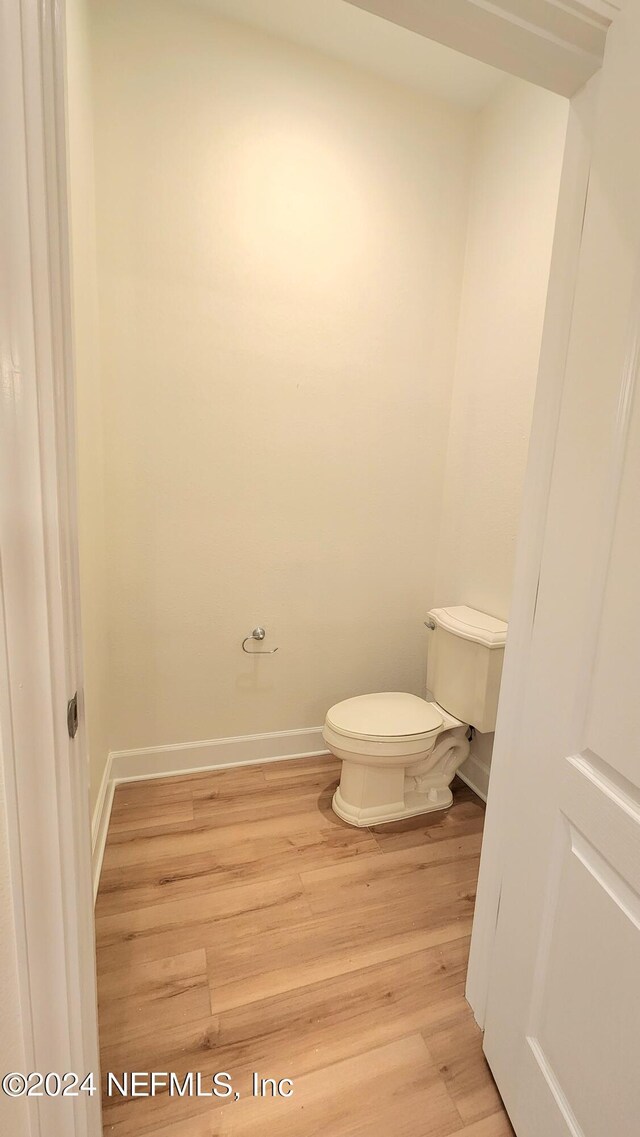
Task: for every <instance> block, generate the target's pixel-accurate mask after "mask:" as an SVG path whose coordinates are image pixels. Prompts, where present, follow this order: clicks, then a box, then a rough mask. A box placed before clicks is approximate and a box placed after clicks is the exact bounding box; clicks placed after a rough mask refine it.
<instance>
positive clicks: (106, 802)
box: [91, 755, 115, 904]
mask: <svg viewBox="0 0 640 1137" xmlns="http://www.w3.org/2000/svg"><path fill="white" fill-rule="evenodd" d="M111 766H112V762H111V755H109V756H108V758H107V761H106V762H105V764H104V770H103V773H102V781H101V782H100V789H99V790H98V797H97V799H96V804H95V807H94V810H93V817H92V819H91V871H92V877H93V902H94V904H95V902H96V896H97V895H98V885H99V883H100V872H101V870H102V859H103V857H104V847H105V845H106V842H107V830H108V828H109V819H110V817H111V806H112V805H113V792H114V789H115V782H114V780H113V774H112V770H111Z"/></svg>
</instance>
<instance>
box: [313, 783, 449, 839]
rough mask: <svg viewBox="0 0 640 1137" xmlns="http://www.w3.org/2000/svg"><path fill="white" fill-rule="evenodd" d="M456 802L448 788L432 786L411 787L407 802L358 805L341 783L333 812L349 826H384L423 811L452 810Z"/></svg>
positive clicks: (335, 797) (334, 801)
mask: <svg viewBox="0 0 640 1137" xmlns="http://www.w3.org/2000/svg"><path fill="white" fill-rule="evenodd" d="M452 804H453V794H452V793H451V790H450V789H449V788H448V787H447V788H446V789H444V788H442V789H431V790H430V791H428V792H427V793H419V792H417V791H415V790H409V791H407V792H405V794H404V801H403V802H394V803H393V804H386V805H376V806H368V807H363V806H355V805H350V804H349V802H346V801H345V800H344V798H343V797H342V794H341V793H340V786H338V788H337V790H336V792H335V793H334V795H333V800H332V802H331V808H332V809H333V812H334V813H335V814H336V815H337V816H338V817H339V818H340V819H341V820H342V821H346V822H347V824H348V825H355V826H357V827H358V828H359V829H366V828H368V827H369V826H371V825H384V824H385V822H388V821H403V820H404V818H406V817H418V816H419V815H420V814H421V813H433V812H434V810H438V809H449V807H450V806H451V805H452Z"/></svg>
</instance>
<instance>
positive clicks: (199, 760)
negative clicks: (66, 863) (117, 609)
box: [91, 726, 328, 903]
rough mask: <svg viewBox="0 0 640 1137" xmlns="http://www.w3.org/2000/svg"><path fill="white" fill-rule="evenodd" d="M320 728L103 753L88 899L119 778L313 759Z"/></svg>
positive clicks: (322, 746) (320, 745) (319, 749)
mask: <svg viewBox="0 0 640 1137" xmlns="http://www.w3.org/2000/svg"><path fill="white" fill-rule="evenodd" d="M327 753H328V751H327V746H326V743H325V741H324V739H323V737H322V727H320V726H318V727H310V728H307V729H304V730H282V731H276V732H274V733H272V734H245V735H242V736H240V737H239V738H214V739H210V740H209V741H207V742H181V743H178V744H177V745H174V746H148V747H145V748H142V749H139V750H114V751H112V752H111V754H109V757H108V758H107V761H106V764H105V768H104V773H103V775H102V781H101V783H100V789H99V791H98V797H97V800H96V804H95V809H94V811H93V819H92V824H91V846H92V871H93V899H94V903H95V899H96V896H97V894H98V885H99V883H100V872H101V870H102V861H103V858H104V849H105V844H106V840H107V831H108V829H109V819H110V817H111V807H112V805H113V795H114V792H115V788H116V786H117V785H118V783H119V782H137V781H145V780H146V779H148V778H167V777H171V776H172V775H173V774H197V773H198V771H199V770H220V769H224V768H225V767H226V766H255V765H257V764H258V763H262V762H283V761H286V759H287V758H314V757H316V756H318V755H320V754H327Z"/></svg>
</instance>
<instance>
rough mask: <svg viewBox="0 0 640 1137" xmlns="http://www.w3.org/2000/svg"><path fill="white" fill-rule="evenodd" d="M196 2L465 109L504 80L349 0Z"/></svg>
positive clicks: (481, 101) (480, 102) (482, 101)
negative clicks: (358, 6)
mask: <svg viewBox="0 0 640 1137" xmlns="http://www.w3.org/2000/svg"><path fill="white" fill-rule="evenodd" d="M190 2H192V3H193V2H194V0H190ZM195 2H197V3H198V4H200V5H201V6H202V7H206V8H208V9H209V10H210V11H212V12H214V13H215V14H216V15H219V16H223V17H225V18H226V19H232V20H238V21H239V22H241V23H244V24H252V25H253V26H254V27H259V28H263V29H264V30H266V31H269V32H272V33H274V34H276V35H280V36H283V37H284V38H285V39H288V40H291V41H293V42H294V43H299V44H303V45H304V46H306V47H312V48H316V49H317V50H318V51H322V52H324V53H325V54H326V55H332V56H333V57H334V58H335V59H340V60H342V61H343V62H345V63H351V64H353V65H354V66H356V67H362V68H364V69H365V70H367V71H372V72H374V73H375V74H377V75H383V76H385V77H386V78H387V79H392V80H394V81H395V82H397V83H404V84H405V85H407V86H411V87H417V88H419V89H420V90H422V91H427V92H429V94H431V95H435V96H436V97H437V98H440V99H446V100H448V101H449V102H453V103H457V104H458V105H460V106H464V107H469V108H475V109H477V108H480V107H482V106H484V105H485V103H486V102H487V100H488V99H489V98H490V97H491V95H492V94H493V92H494V91H495V90H496V88H497V87H498V86H499V84H500V83H501V82H502V80H503V78H504V74H503V72H502V71H497V70H496V69H495V68H493V67H489V66H488V65H487V64H485V63H479V62H478V60H476V59H470V58H469V57H468V56H465V55H460V54H459V53H458V52H456V51H452V50H451V49H450V48H448V47H444V46H442V45H441V44H438V43H435V42H434V41H433V40H429V39H425V38H424V37H423V36H420V35H417V34H416V33H415V32H410V31H407V30H406V29H405V28H401V27H399V26H398V25H397V24H392V23H390V22H389V21H388V20H383V19H380V17H379V16H374V15H372V14H371V13H370V12H365V11H363V10H362V9H361V8H354V7H352V5H351V4H349V3H346V2H345V0H195Z"/></svg>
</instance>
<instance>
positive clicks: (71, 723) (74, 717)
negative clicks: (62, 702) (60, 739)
mask: <svg viewBox="0 0 640 1137" xmlns="http://www.w3.org/2000/svg"><path fill="white" fill-rule="evenodd" d="M67 730H68V731H69V738H75V736H76V734H77V733H78V692H77V691H76V693H75V695H74V696H73V698H71V699H69V702H68V703H67Z"/></svg>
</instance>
